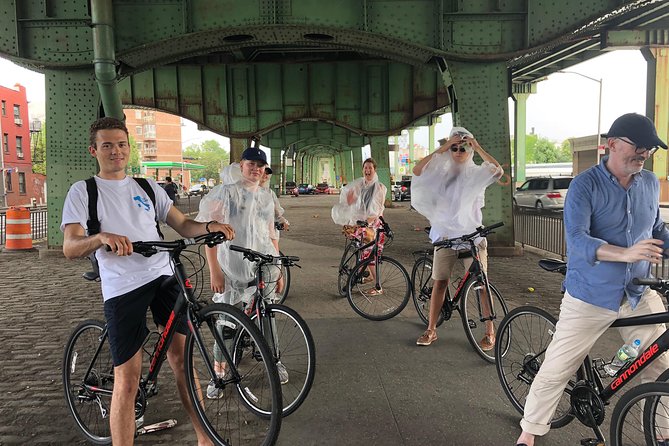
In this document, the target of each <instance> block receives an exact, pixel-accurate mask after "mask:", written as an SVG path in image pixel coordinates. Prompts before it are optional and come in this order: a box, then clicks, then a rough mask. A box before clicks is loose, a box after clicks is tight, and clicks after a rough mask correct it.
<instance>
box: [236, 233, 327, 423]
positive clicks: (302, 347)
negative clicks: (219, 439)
mask: <svg viewBox="0 0 669 446" xmlns="http://www.w3.org/2000/svg"><path fill="white" fill-rule="evenodd" d="M230 250H231V251H237V252H241V253H242V254H243V255H244V258H245V259H246V260H248V261H250V262H254V263H256V265H257V266H256V277H255V280H254V281H253V283H252V284H249V285H252V286H255V288H256V291H255V293H254V296H253V299H252V301H251V303H250V305H249V306H248V307H247V308H246V311H247V312H248V313H249V314H250V315H251V320H252V321H253V322H254V323H256V324H257V325H258V327H259V329H260V332H261V333H262V335H263V336H264V338H265V339H266V341H267V344H268V345H269V349H270V352H271V354H272V355H273V358H274V360H275V362H276V364H277V368H278V369H279V377H280V379H281V381H282V386H281V391H282V393H283V397H282V399H283V411H282V413H283V416H284V417H286V416H288V415H290V414H292V413H293V412H295V411H296V410H297V409H298V408H299V407H300V405H302V403H303V402H304V400H305V399H306V398H307V395H308V394H309V391H310V390H311V386H312V384H313V381H314V375H315V372H316V347H315V344H314V339H313V336H312V335H311V330H309V326H308V325H307V323H306V322H305V321H304V319H302V317H301V316H300V315H299V314H298V313H297V311H295V310H293V309H292V308H290V307H287V306H285V305H281V304H276V303H271V301H270V300H269V299H268V298H267V297H266V296H267V293H266V287H267V281H266V280H265V279H264V275H265V274H266V271H264V270H265V268H266V266H271V265H274V264H275V263H276V262H281V265H286V266H297V262H298V261H299V258H298V257H293V256H284V255H279V256H276V257H275V256H272V255H269V254H263V253H260V252H257V251H253V250H251V249H248V248H243V247H241V246H235V245H230ZM246 342H247V341H246V340H245V339H243V338H241V337H238V338H236V339H235V351H236V350H237V349H241V348H243V347H244V345H245V344H246ZM259 410H261V409H259Z"/></svg>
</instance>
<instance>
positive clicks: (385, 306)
mask: <svg viewBox="0 0 669 446" xmlns="http://www.w3.org/2000/svg"><path fill="white" fill-rule="evenodd" d="M373 260H374V259H373V258H371V257H370V258H368V259H367V260H364V261H362V262H360V263H358V264H357V265H356V267H355V268H354V269H353V271H351V275H350V276H349V280H348V285H347V288H348V293H347V294H348V302H349V304H351V307H352V308H353V310H354V311H355V312H356V313H358V314H359V315H360V316H362V317H364V318H366V319H370V320H373V321H384V320H386V319H390V318H392V317H394V316H395V315H397V314H399V313H400V312H401V311H402V310H403V309H404V307H406V304H407V303H408V302H409V295H410V294H411V283H410V281H409V273H407V272H406V270H405V269H404V267H403V266H402V265H401V264H400V263H399V262H398V261H397V260H395V259H391V258H390V257H384V256H379V265H378V276H379V277H377V279H378V283H379V285H380V287H381V289H380V290H377V289H376V286H375V283H376V282H375V281H374V280H371V281H369V282H367V281H366V280H365V279H366V278H367V277H370V278H372V277H373V275H372V274H369V271H368V268H369V269H374V268H375V265H374V264H372V261H373ZM375 271H376V270H375Z"/></svg>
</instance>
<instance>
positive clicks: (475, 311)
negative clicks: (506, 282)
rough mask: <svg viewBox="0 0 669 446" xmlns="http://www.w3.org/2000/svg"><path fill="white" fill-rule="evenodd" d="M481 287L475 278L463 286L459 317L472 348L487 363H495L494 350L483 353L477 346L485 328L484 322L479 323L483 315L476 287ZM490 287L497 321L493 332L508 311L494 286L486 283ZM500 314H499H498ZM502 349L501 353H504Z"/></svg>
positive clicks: (479, 346) (494, 322)
mask: <svg viewBox="0 0 669 446" xmlns="http://www.w3.org/2000/svg"><path fill="white" fill-rule="evenodd" d="M479 285H481V286H483V285H482V284H481V283H480V282H479V281H478V280H477V279H476V278H475V277H472V278H471V279H469V280H468V281H467V283H466V284H465V292H464V294H463V296H462V299H461V300H460V316H461V317H462V327H463V328H464V330H465V334H466V335H467V339H468V340H469V343H470V344H471V345H472V348H473V349H474V351H475V352H476V354H478V355H479V356H480V357H481V358H483V359H484V360H486V361H487V362H490V363H494V362H495V349H494V348H493V349H492V350H488V351H485V350H483V348H482V347H481V345H480V344H479V340H481V339H482V338H483V336H485V332H486V328H485V322H483V321H481V319H482V317H483V314H482V312H481V309H480V307H481V306H480V303H481V299H480V298H479V290H477V288H478V286H479ZM488 285H489V286H490V292H491V293H492V296H493V299H492V303H493V307H494V310H495V311H496V312H497V314H496V316H497V319H496V320H494V321H493V325H494V326H495V332H496V330H497V329H498V328H499V323H500V322H501V321H502V319H503V318H504V316H506V314H507V313H508V312H509V309H508V308H507V306H506V302H505V301H504V298H503V297H502V295H501V294H500V292H499V291H498V290H497V288H495V286H494V285H493V284H492V283H490V282H488ZM500 310H501V312H502V314H499V312H500ZM504 350H505V349H503V350H502V351H504Z"/></svg>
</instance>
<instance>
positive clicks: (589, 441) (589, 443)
mask: <svg viewBox="0 0 669 446" xmlns="http://www.w3.org/2000/svg"><path fill="white" fill-rule="evenodd" d="M581 446H606V445H605V444H604V442H603V441H601V440H598V439H596V438H584V439H582V440H581Z"/></svg>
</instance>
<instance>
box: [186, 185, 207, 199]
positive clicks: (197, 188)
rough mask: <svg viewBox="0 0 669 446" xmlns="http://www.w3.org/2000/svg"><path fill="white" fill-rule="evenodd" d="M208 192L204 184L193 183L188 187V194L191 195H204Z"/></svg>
mask: <svg viewBox="0 0 669 446" xmlns="http://www.w3.org/2000/svg"><path fill="white" fill-rule="evenodd" d="M208 192H209V188H208V187H207V185H206V184H193V185H192V186H191V187H190V189H188V196H189V197H192V196H195V195H205V194H207V193H208Z"/></svg>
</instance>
